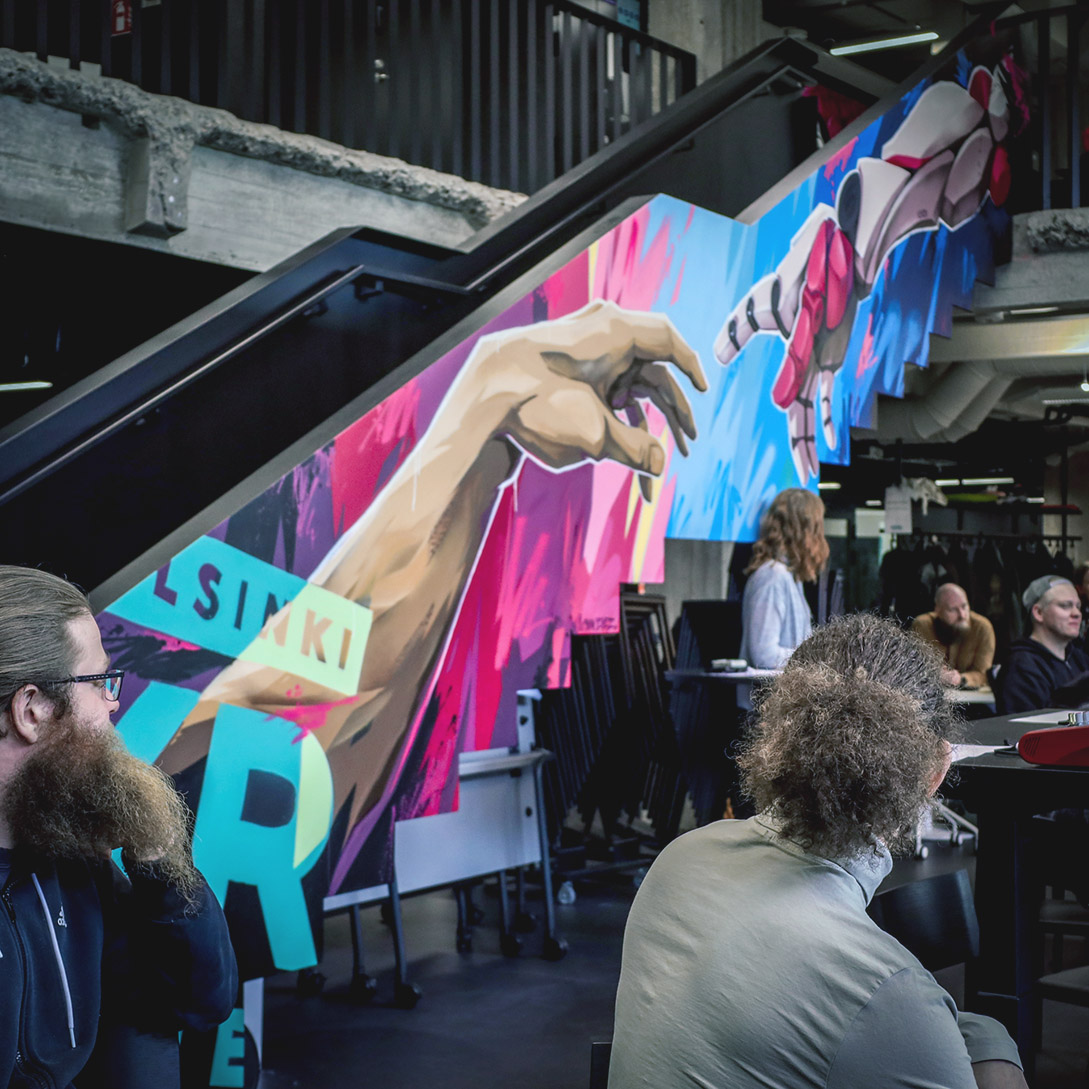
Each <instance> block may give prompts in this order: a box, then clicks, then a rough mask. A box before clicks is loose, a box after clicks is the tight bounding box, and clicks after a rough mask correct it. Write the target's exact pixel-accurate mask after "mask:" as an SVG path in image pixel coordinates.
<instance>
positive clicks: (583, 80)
mask: <svg viewBox="0 0 1089 1089" xmlns="http://www.w3.org/2000/svg"><path fill="white" fill-rule="evenodd" d="M578 26H579V33H578V48H579V66H578V71H579V89H578V101H579V160H580V161H581V160H582V159H587V158H589V156H590V35H591V34H593V32H594V28H593V27H592V26H591V25H590V24H589V23H588V22H587V21H586V20H585V19H580V20H579V24H578Z"/></svg>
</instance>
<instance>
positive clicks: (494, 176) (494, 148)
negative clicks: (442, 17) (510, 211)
mask: <svg viewBox="0 0 1089 1089" xmlns="http://www.w3.org/2000/svg"><path fill="white" fill-rule="evenodd" d="M499 3H500V0H489V2H488V43H487V44H488V98H487V103H486V105H485V107H484V109H485V111H486V112H487V116H488V184H489V185H495V186H498V185H499V184H500V181H499V169H500V160H499V152H500V147H499V134H500V132H501V131H502V128H501V122H502V107H501V103H500V101H499V88H500V87H501V86H502V84H501V82H500V75H499V57H500V38H499Z"/></svg>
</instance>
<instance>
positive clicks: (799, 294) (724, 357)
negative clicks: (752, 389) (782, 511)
mask: <svg viewBox="0 0 1089 1089" xmlns="http://www.w3.org/2000/svg"><path fill="white" fill-rule="evenodd" d="M854 256H855V255H854V248H853V247H852V245H851V242H850V240H849V239H848V237H847V235H846V234H845V233H844V232H843V231H842V230H841V229H840V227H839V225H838V223H837V222H836V219H835V212H834V211H833V210H832V209H831V208H830V207H828V206H827V205H819V206H818V207H817V208H815V209H814V210H813V212H812V213H811V214H810V216H809V218H808V219H807V220H806V222H805V224H804V225H803V226H802V229H801V230H800V231H799V232H798V233H797V234H796V235H795V236H794V238H793V240H792V241H791V245H790V250H789V251H788V253H787V255H786V257H785V258H784V259H783V260H782V262H780V264H779V266H778V268H777V269H776V270H775V271H774V272H772V273H770V274H769V275H767V276H765V277H764V278H763V279H761V280H759V281H758V282H757V283H756V284H755V285H753V287H752V289H751V290H750V291H749V292H748V293H747V294H746V295H745V297H744V298H743V299H742V300H741V301H740V302H739V303H738V304H737V306H736V307H735V308H734V310H733V312H732V313H731V314H730V316H729V317H728V318H727V319H726V321H725V323H724V324H723V326H722V329H721V330H720V332H719V334H718V336H717V337H716V338H715V347H714V351H715V356H716V358H717V359H718V361H719V362H720V363H722V364H723V365H726V364H729V363H732V362H733V361H734V359H736V358H737V356H738V355H739V354H740V352H741V350H742V348H744V347H745V345H746V344H747V343H748V342H749V340H750V339H751V338H752V337H753V336H755V335H756V334H757V333H765V332H766V333H778V334H779V335H780V336H781V337H783V339H784V340H786V354H785V355H784V357H783V363H782V366H781V368H780V370H779V374H778V375H777V377H776V379H775V384H774V386H773V387H772V391H771V396H772V400H773V401H774V403H775V404H776V405H777V406H778V407H779V408H781V409H782V410H783V411H784V412H785V413H786V416H787V431H788V435H789V439H790V450H791V454H792V456H793V458H794V465H795V468H796V469H797V471H798V477H799V479H800V481H801V482H802V484H805V483H806V482H807V481H808V480H809V478H810V477H811V476H817V475H818V473H819V468H818V462H817V441H816V418H817V416H818V415H819V417H820V422H821V427H822V429H823V433H824V440H825V442H826V443H827V444H828V446H829V448H830V449H835V446H836V438H837V436H836V429H835V425H834V423H833V420H832V390H833V386H834V383H835V377H836V373H837V371H838V370H839V369H840V367H841V366H842V365H843V357H844V354H845V352H846V347H847V338H848V337H849V335H850V331H851V325H852V320H853V317H854V313H855V308H856V306H857V298H856V295H855V291H854Z"/></svg>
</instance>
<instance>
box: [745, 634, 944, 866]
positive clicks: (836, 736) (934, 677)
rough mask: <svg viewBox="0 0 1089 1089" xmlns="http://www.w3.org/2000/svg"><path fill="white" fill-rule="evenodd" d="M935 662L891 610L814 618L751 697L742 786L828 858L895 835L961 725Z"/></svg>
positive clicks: (786, 831)
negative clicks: (819, 624) (770, 679)
mask: <svg viewBox="0 0 1089 1089" xmlns="http://www.w3.org/2000/svg"><path fill="white" fill-rule="evenodd" d="M941 668H942V661H941V657H940V656H939V655H938V653H937V651H936V650H934V649H933V648H932V647H930V646H929V645H927V644H926V643H924V642H923V641H922V640H921V639H920V638H919V637H918V636H916V635H914V634H912V633H910V632H905V631H903V630H902V629H901V628H899V627H898V626H897V625H896V624H894V623H893V622H892V621H889V620H882V619H880V618H879V617H876V616H872V615H869V614H865V613H863V614H856V615H853V616H844V617H838V618H836V619H835V620H833V621H831V623H829V624H827V625H825V626H824V627H823V628H818V629H817V630H816V631H815V632H814V633H813V635H811V636H810V637H809V638H808V639H806V640H805V642H804V643H802V644H801V646H799V647H798V649H797V650H796V651H795V652H794V654H793V655H791V657H790V660H789V661H788V662H787V664H786V668H785V669H784V670H783V673H782V675H781V676H780V677H778V678H777V679H776V681H775V682H774V683H773V684H771V685H769V686H768V687H767V689H765V691H764V692H763V693H762V695H761V696H760V697H759V698H758V700H757V710H756V714H755V715H754V717H753V718H754V720H753V723H752V725H751V727H750V731H749V735H748V737H747V738H746V741H745V743H744V746H743V750H742V752H741V754H740V756H739V757H738V761H737V763H738V767H739V768H740V770H741V782H742V787H743V789H744V790H745V792H746V793H747V794H748V795H749V796H750V797H751V798H752V799H753V801H754V802H755V803H756V806H757V808H758V809H759V810H760V811H761V812H767V813H769V814H770V815H771V816H773V817H774V818H775V819H776V821H777V822H778V824H779V828H780V831H781V833H782V835H783V836H785V837H786V838H787V839H790V840H793V841H794V842H796V843H798V844H800V845H801V846H802V847H804V848H805V849H806V850H809V851H813V852H815V853H816V854H819V855H823V856H824V857H826V858H838V859H849V858H857V857H858V856H860V855H862V854H864V853H865V852H866V851H867V850H872V849H875V848H876V844H877V841H878V840H880V841H883V842H884V843H886V844H887V845H888V846H889V847H895V846H899V845H900V844H901V843H902V841H903V839H904V838H905V836H906V834H907V833H909V832H910V831H911V830H912V829H913V827H914V824H915V822H916V820H917V819H918V817H919V814H920V813H921V812H922V809H923V807H924V805H925V804H926V802H927V799H928V797H929V795H930V791H931V787H932V784H933V780H934V778H935V776H936V775H937V774H938V773H939V771H940V770H941V768H942V766H943V765H944V762H945V756H946V748H945V742H947V741H950V740H953V739H955V738H956V737H958V736H959V734H960V721H961V720H960V718H959V716H958V714H957V711H956V710H955V708H954V705H953V704H951V703H950V702H949V701H947V700H946V699H945V696H944V692H943V688H942V681H941Z"/></svg>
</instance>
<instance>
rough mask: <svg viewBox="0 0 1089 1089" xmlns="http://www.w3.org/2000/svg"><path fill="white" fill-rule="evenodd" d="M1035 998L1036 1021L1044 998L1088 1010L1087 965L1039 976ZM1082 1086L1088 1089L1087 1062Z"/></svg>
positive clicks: (1088, 967) (1088, 966)
mask: <svg viewBox="0 0 1089 1089" xmlns="http://www.w3.org/2000/svg"><path fill="white" fill-rule="evenodd" d="M1035 998H1036V1016H1037V1019H1040V1017H1041V1003H1042V1000H1043V999H1045V998H1050V999H1051V1000H1052V1001H1053V1002H1067V1003H1069V1004H1070V1005H1072V1006H1082V1007H1084V1008H1086V1009H1089V965H1084V966H1082V967H1081V968H1067V969H1065V970H1064V971H1061V972H1052V973H1050V974H1049V975H1046V976H1041V977H1040V978H1039V979H1038V980H1037V981H1036V991H1035ZM1082 1084H1083V1085H1085V1086H1087V1087H1089V1060H1087V1061H1086V1065H1085V1074H1084V1075H1083V1076H1082Z"/></svg>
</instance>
